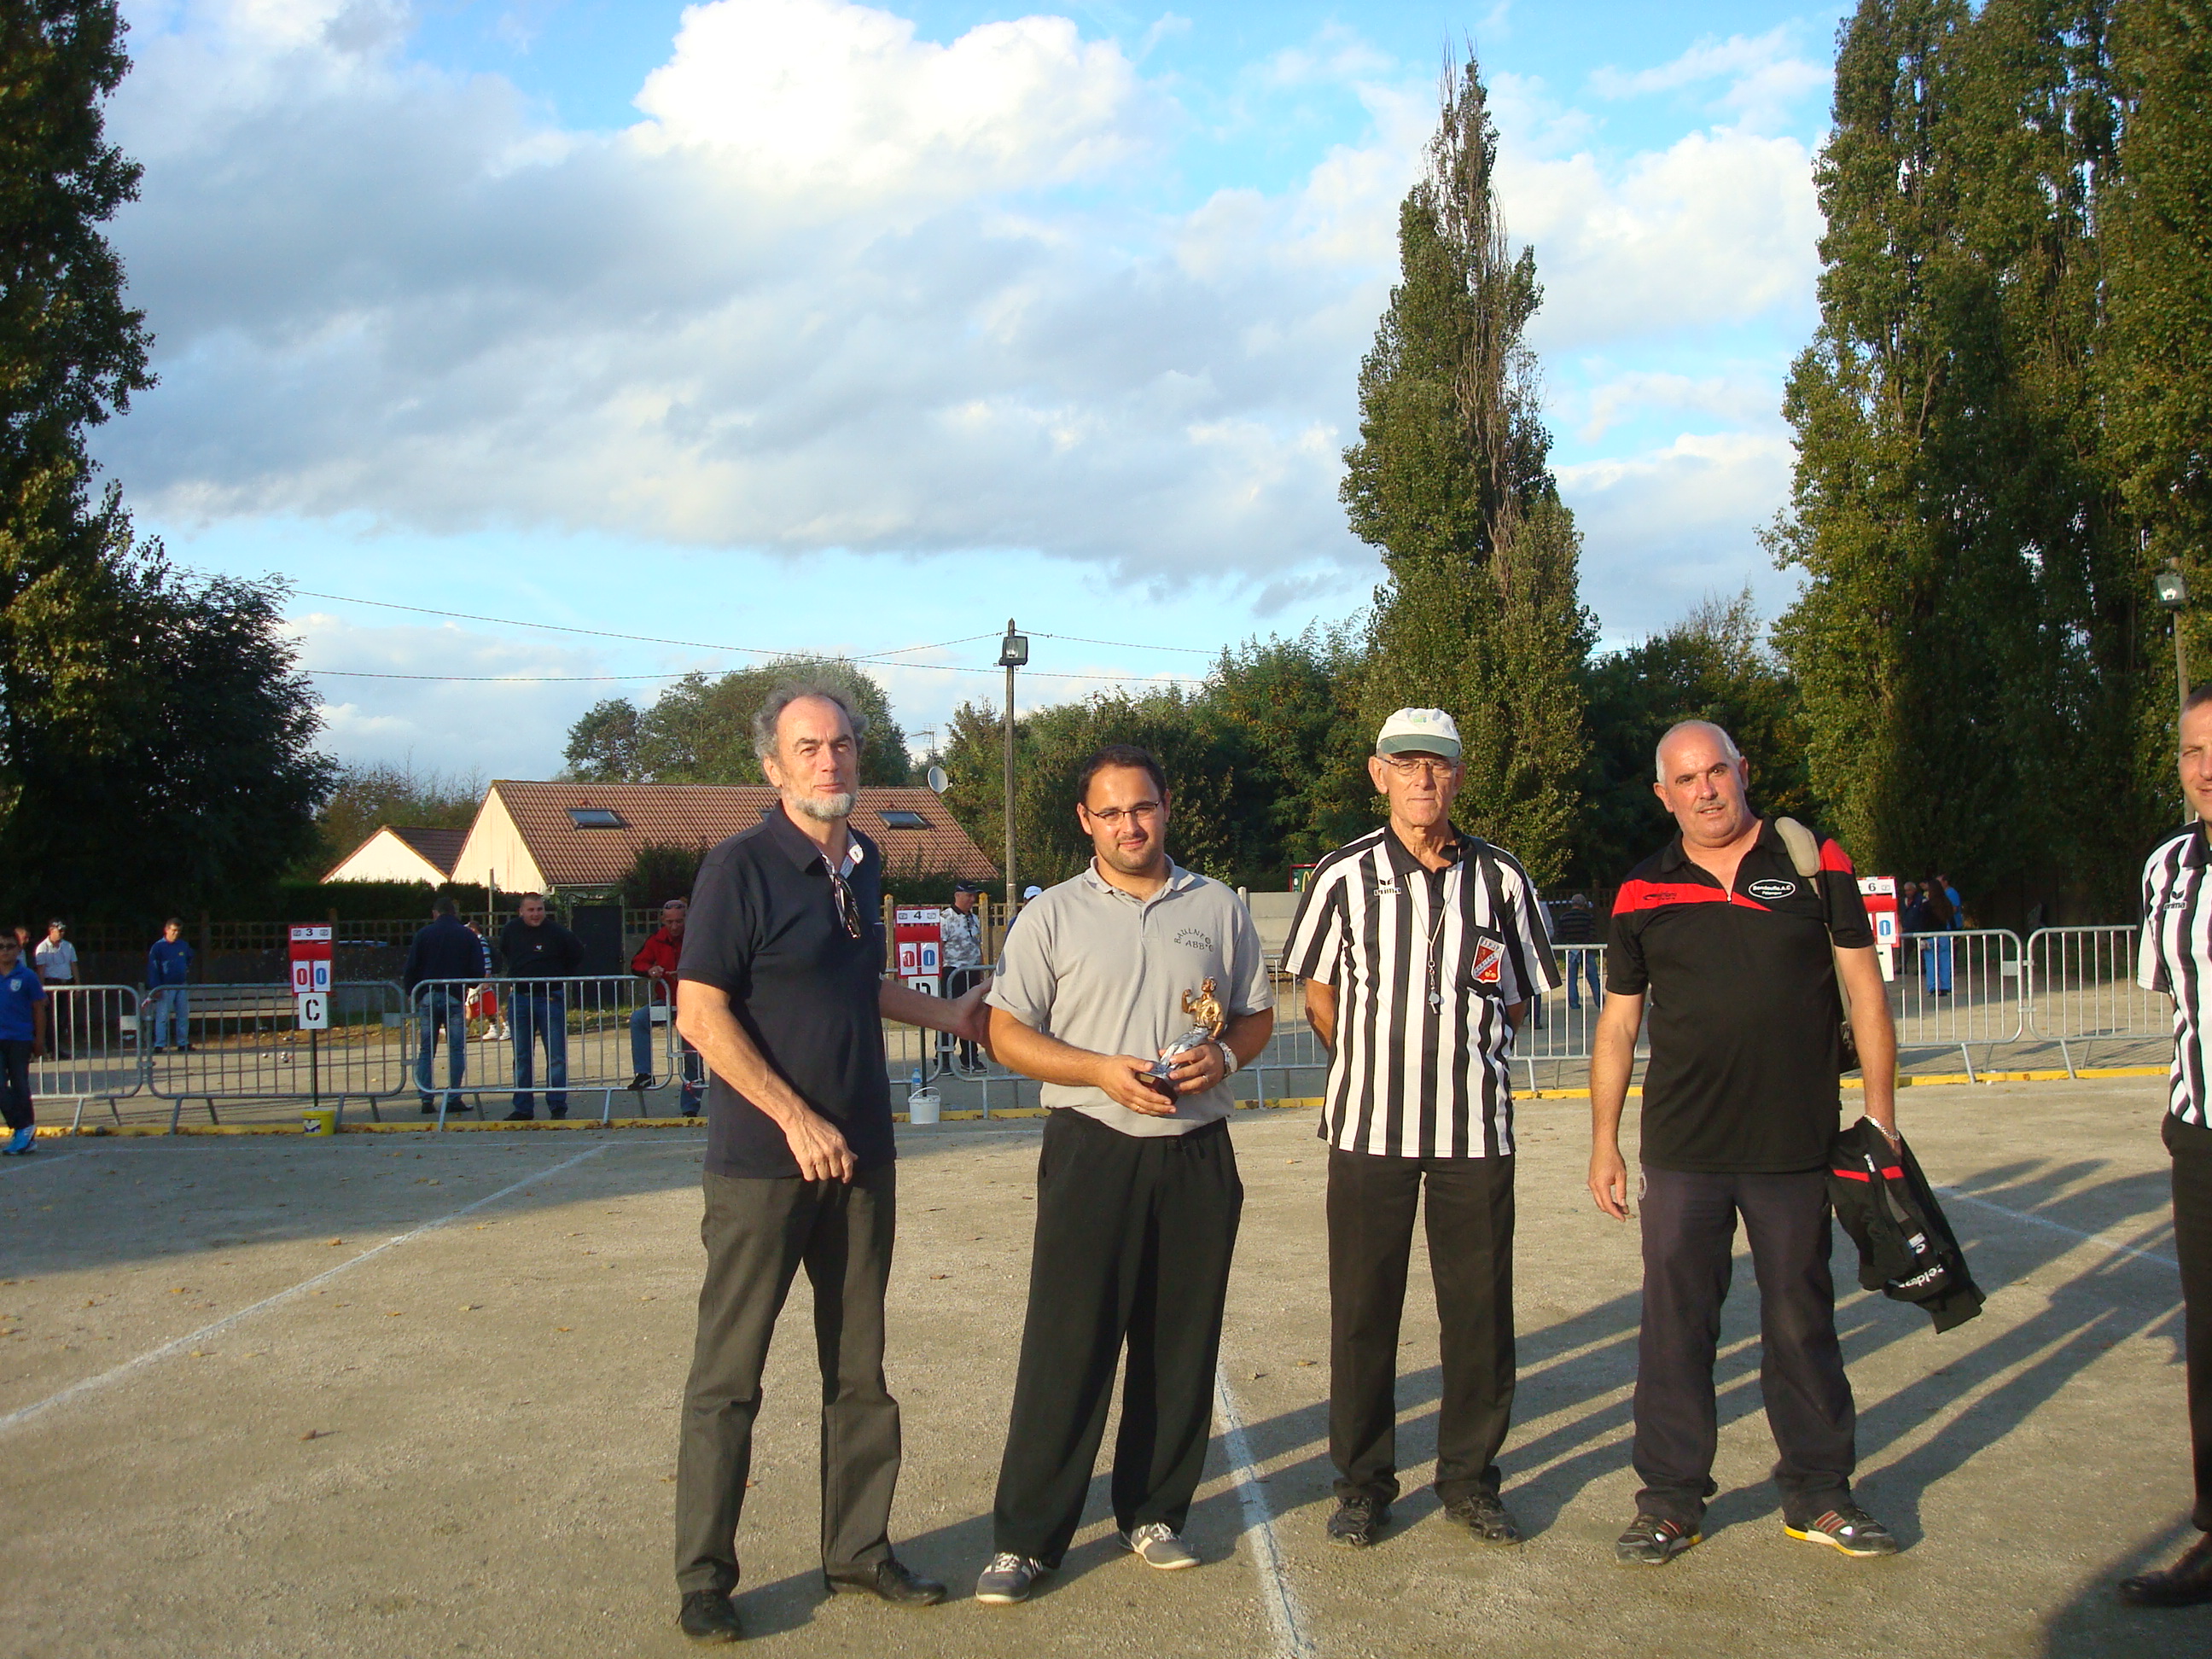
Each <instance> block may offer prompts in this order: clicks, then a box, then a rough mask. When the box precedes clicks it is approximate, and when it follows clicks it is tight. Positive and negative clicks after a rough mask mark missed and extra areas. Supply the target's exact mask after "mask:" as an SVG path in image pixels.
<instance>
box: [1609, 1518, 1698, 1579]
mask: <svg viewBox="0 0 2212 1659" xmlns="http://www.w3.org/2000/svg"><path fill="white" fill-rule="evenodd" d="M1704 1536H1705V1534H1703V1533H1701V1532H1699V1530H1698V1529H1697V1528H1695V1527H1686V1526H1684V1525H1683V1524H1682V1523H1681V1522H1680V1521H1669V1520H1668V1519H1667V1518H1666V1517H1665V1516H1657V1515H1643V1514H1639V1515H1638V1516H1637V1517H1636V1519H1634V1520H1633V1521H1632V1522H1629V1523H1628V1530H1627V1531H1626V1532H1625V1533H1623V1534H1620V1537H1619V1538H1618V1539H1617V1540H1615V1541H1614V1542H1613V1559H1615V1560H1616V1561H1618V1562H1620V1565H1622V1566H1624V1567H1663V1566H1665V1565H1667V1564H1668V1562H1669V1561H1671V1560H1673V1559H1674V1558H1675V1557H1676V1556H1678V1555H1680V1553H1682V1552H1683V1551H1684V1550H1686V1549H1687V1548H1689V1547H1690V1546H1691V1545H1692V1544H1694V1543H1696V1542H1697V1541H1699V1539H1700V1538H1702V1537H1704Z"/></svg>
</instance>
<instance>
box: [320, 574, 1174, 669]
mask: <svg viewBox="0 0 2212 1659" xmlns="http://www.w3.org/2000/svg"><path fill="white" fill-rule="evenodd" d="M293 592H295V593H297V594H298V595H299V596H300V597H301V598H302V599H329V600H331V601H332V602H333V603H335V604H338V605H374V606H375V607H376V608H378V609H379V610H383V611H410V612H411V613H413V614H414V615H416V616H421V617H446V618H447V619H448V620H450V621H454V622H478V623H492V624H494V625H495V626H498V627H505V628H535V629H543V630H544V631H546V632H549V633H554V634H580V635H586V637H589V638H592V639H600V640H623V641H628V642H629V643H631V644H634V645H672V646H676V647H680V648H682V649H684V650H687V651H726V652H734V653H738V654H741V655H744V656H750V657H793V656H800V655H812V656H822V657H831V658H842V659H844V660H845V661H847V662H854V663H880V664H883V665H886V666H889V667H892V668H917V669H930V670H934V671H938V672H939V673H946V674H996V673H997V672H998V669H996V668H995V667H992V668H984V667H970V666H969V665H965V664H962V663H949V662H902V661H898V660H896V659H899V658H901V657H903V656H907V655H908V654H911V653H914V652H916V651H939V650H943V649H945V647H949V646H955V645H971V644H973V643H975V641H978V640H989V639H996V638H997V637H998V635H995V634H967V635H962V636H961V637H960V638H958V639H957V640H939V641H936V642H935V643H933V644H930V645H906V646H899V647H895V648H894V649H891V650H888V651H874V652H869V653H854V652H850V651H816V652H805V653H802V652H798V651H793V650H790V649H788V648H786V649H781V650H772V649H770V648H769V647H767V646H760V645H727V644H720V643H716V642H713V641H706V640H677V639H668V638H665V637H663V636H661V635H655V634H621V633H617V632H615V631H614V630H613V629H605V628H578V627H576V626H574V624H572V623H542V622H531V621H528V620H526V619H525V618H523V617H490V616H485V615H483V613H481V612H478V611H441V610H439V609H437V608H435V606H432V605H401V604H399V603H398V602H397V601H396V600H392V599H359V598H356V597H355V596H354V595H352V594H349V593H320V592H316V591H314V590H313V588H306V587H300V588H295V589H293ZM1042 637H1043V638H1045V639H1070V640H1073V639H1074V637H1075V636H1074V635H1060V634H1047V635H1042ZM1081 643H1084V644H1087V645H1111V644H1113V643H1115V641H1110V640H1086V641H1081ZM1127 648H1129V649H1133V650H1145V649H1152V648H1153V647H1140V646H1130V647H1127ZM1158 648H1159V649H1162V650H1170V651H1183V650H1188V649H1191V647H1185V646H1164V647H1158ZM1196 654H1198V655H1200V656H1207V655H1211V654H1212V653H1210V652H1198V653H1196ZM307 672H309V673H311V674H313V673H325V674H349V675H350V676H351V677H352V678H357V679H395V680H396V679H417V680H454V681H481V680H489V679H516V678H527V679H536V680H542V681H551V680H562V679H574V680H606V679H635V680H644V679H681V678H684V677H683V675H681V674H667V675H661V674H545V675H534V676H511V675H503V674H489V675H487V674H371V673H368V672H367V671H355V670H348V669H337V668H331V669H312V668H311V669H309V670H307ZM1023 672H1024V675H1025V676H1026V677H1027V678H1031V679H1048V680H1092V681H1103V682H1106V683H1109V684H1160V683H1170V684H1190V683H1192V678H1191V676H1189V675H1188V674H1068V673H1055V672H1053V671H1050V670H1048V669H1034V668H1032V669H1024V671H1023Z"/></svg>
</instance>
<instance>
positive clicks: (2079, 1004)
mask: <svg viewBox="0 0 2212 1659" xmlns="http://www.w3.org/2000/svg"><path fill="white" fill-rule="evenodd" d="M2141 933H2142V929H2140V928H2138V927H2045V928H2043V929H2040V930H2039V931H2038V932H2037V933H2033V934H2032V935H2030V937H2029V939H2028V941H2027V948H2028V977H2027V996H2026V999H2025V1000H2026V1004H2027V1027H2028V1030H2031V1031H2033V1033H2034V1034H2035V1035H2036V1036H2039V1037H2043V1038H2045V1039H2046V1040H2048V1041H2050V1042H2056V1043H2057V1045H2058V1052H2059V1054H2061V1055H2062V1056H2063V1058H2064V1060H2065V1062H2066V1074H2067V1075H2068V1076H2069V1077H2077V1076H2079V1075H2080V1073H2079V1072H2078V1071H2077V1070H2076V1069H2075V1060H2074V1048H2073V1045H2074V1044H2075V1043H2077V1042H2078V1043H2080V1044H2081V1049H2082V1052H2083V1053H2084V1054H2087V1052H2088V1048H2089V1045H2090V1044H2091V1043H2092V1042H2106V1041H2112V1040H2127V1039H2135V1040H2138V1041H2140V1040H2142V1039H2145V1038H2159V1037H2170V1036H2172V1033H2173V1005H2172V1002H2171V1001H2169V1000H2167V999H2166V996H2165V994H2163V993H2161V992H2157V991H2146V990H2144V989H2143V988H2142V987H2141V986H2140V985H2137V984H2136V941H2137V939H2139V938H2140V937H2141Z"/></svg>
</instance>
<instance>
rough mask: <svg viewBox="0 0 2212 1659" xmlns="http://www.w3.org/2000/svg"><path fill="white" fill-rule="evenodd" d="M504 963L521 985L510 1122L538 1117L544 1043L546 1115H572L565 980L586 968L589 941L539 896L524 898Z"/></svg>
mask: <svg viewBox="0 0 2212 1659" xmlns="http://www.w3.org/2000/svg"><path fill="white" fill-rule="evenodd" d="M499 954H500V958H501V961H503V962H504V963H506V964H507V977H508V978H509V979H510V980H513V981H520V982H518V983H516V984H514V985H513V987H511V988H510V989H509V990H508V992H507V998H508V1000H509V1001H510V1002H511V1003H512V1004H513V1006H512V1007H511V1008H510V1009H509V1011H508V1014H507V1018H509V1019H510V1020H512V1021H513V1025H514V1109H513V1111H511V1112H509V1113H508V1114H507V1121H508V1122H509V1123H527V1122H529V1121H531V1119H532V1118H533V1117H535V1116H537V1115H538V1114H537V1112H536V1110H535V1109H533V1100H534V1097H533V1096H532V1093H531V1089H530V1085H531V1081H532V1077H531V1073H532V1070H533V1069H534V1066H535V1064H536V1061H537V1058H538V1043H539V1042H544V1045H545V1115H546V1116H548V1117H566V1116H568V987H567V986H565V985H563V984H562V983H561V981H562V980H565V979H568V978H571V977H573V976H574V975H575V974H577V973H578V972H579V971H580V970H581V969H582V968H583V965H584V942H583V940H581V939H578V938H577V937H576V936H575V935H574V933H570V932H569V931H568V929H567V928H565V927H562V925H561V924H560V923H559V922H557V921H554V920H553V919H552V917H550V915H547V914H546V912H545V901H544V899H543V898H542V897H540V896H538V894H536V893H525V894H524V895H523V896H522V908H521V914H520V915H517V916H516V917H515V918H514V920H513V921H510V922H508V923H507V926H506V927H502V928H501V929H500V933H499Z"/></svg>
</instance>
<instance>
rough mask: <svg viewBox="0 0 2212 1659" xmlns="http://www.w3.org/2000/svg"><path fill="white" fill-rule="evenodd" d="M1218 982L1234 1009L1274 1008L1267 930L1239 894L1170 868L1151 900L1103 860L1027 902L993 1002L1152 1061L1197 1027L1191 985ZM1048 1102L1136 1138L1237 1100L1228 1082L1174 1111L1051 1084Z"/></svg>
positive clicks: (1174, 1129)
mask: <svg viewBox="0 0 2212 1659" xmlns="http://www.w3.org/2000/svg"><path fill="white" fill-rule="evenodd" d="M1208 979H1211V980H1212V981H1213V983H1214V994H1215V995H1216V996H1218V998H1220V1000H1221V1006H1223V1007H1224V1008H1225V1009H1226V1010H1228V1012H1229V1014H1230V1017H1231V1018H1236V1017H1237V1016H1238V1015H1240V1014H1252V1013H1257V1012H1260V1011H1261V1009H1263V1008H1267V1007H1268V1006H1271V1002H1270V996H1271V988H1272V987H1270V986H1269V984H1268V981H1267V954H1266V951H1264V949H1263V948H1262V947H1261V943H1260V930H1259V929H1258V928H1256V927H1254V926H1253V925H1252V916H1251V913H1250V912H1249V911H1248V910H1246V909H1245V908H1244V905H1243V901H1242V900H1240V899H1239V898H1238V897H1237V895H1236V894H1235V893H1233V892H1231V890H1229V889H1228V888H1226V887H1224V886H1223V885H1222V884H1220V883H1219V882H1218V881H1214V880H1212V879H1210V878H1207V877H1205V876H1200V875H1194V874H1193V873H1192V872H1189V871H1188V870H1185V869H1183V868H1182V867H1181V866H1176V865H1170V866H1169V874H1168V880H1167V884H1166V885H1165V886H1164V887H1162V888H1161V889H1160V890H1159V891H1158V892H1157V893H1155V894H1153V895H1152V897H1151V898H1149V899H1145V900H1141V901H1140V900H1139V899H1138V898H1136V897H1135V896H1133V895H1131V894H1128V893H1125V892H1123V891H1122V890H1121V889H1120V888H1118V887H1115V886H1114V885H1112V884H1109V883H1108V882H1106V881H1104V880H1103V879H1101V878H1100V877H1099V874H1098V872H1097V867H1096V866H1092V867H1090V868H1087V869H1085V871H1084V872H1083V873H1082V874H1081V875H1079V876H1078V877H1076V878H1074V879H1073V881H1064V882H1062V883H1060V885H1059V886H1057V887H1054V888H1052V889H1050V890H1048V891H1046V892H1044V893H1042V894H1040V895H1039V896H1037V897H1036V898H1034V899H1031V900H1030V902H1029V903H1028V905H1027V906H1026V907H1024V909H1023V911H1022V925H1021V926H1020V927H1016V928H1014V929H1012V931H1011V932H1009V933H1007V935H1006V949H1005V951H1004V955H1003V960H1002V961H1001V962H1000V967H999V976H998V978H996V979H995V980H994V981H992V982H991V991H990V995H989V997H988V999H987V1000H988V1001H989V1002H990V1004H991V1006H993V1007H994V1008H1003V1009H1005V1010H1006V1012H1008V1013H1010V1014H1012V1016H1013V1017H1014V1018H1016V1019H1018V1020H1019V1021H1021V1023H1022V1024H1024V1025H1026V1026H1028V1027H1030V1030H1036V1031H1042V1032H1043V1033H1044V1034H1045V1035H1046V1036H1051V1037H1057V1038H1058V1039H1059V1040H1060V1042H1065V1043H1067V1044H1069V1045H1071V1046H1072V1047H1074V1048H1088V1049H1090V1050H1091V1052H1092V1053H1094V1054H1137V1055H1140V1056H1142V1057H1143V1058H1145V1059H1147V1060H1149V1059H1151V1058H1152V1056H1154V1055H1155V1054H1158V1053H1159V1051H1160V1050H1161V1049H1162V1048H1165V1047H1166V1046H1167V1045H1168V1044H1169V1043H1170V1042H1174V1041H1175V1039H1176V1038H1177V1037H1179V1036H1182V1034H1183V1033H1184V1032H1185V1031H1188V1030H1190V1028H1191V1017H1190V1016H1189V1015H1188V1014H1187V1013H1185V1012H1183V1010H1182V994H1183V993H1184V992H1186V991H1195V990H1197V989H1198V988H1199V987H1200V985H1201V984H1202V983H1203V982H1204V981H1206V980H1208ZM1044 1103H1045V1104H1046V1105H1048V1106H1064V1107H1067V1108H1070V1109H1073V1110H1075V1111H1079V1112H1081V1113H1083V1114H1084V1115H1085V1116H1087V1117H1094V1118H1097V1120H1098V1121H1100V1122H1101V1123H1103V1124H1105V1125H1107V1126H1108V1127H1110V1128H1115V1129H1119V1130H1120V1131H1121V1133H1123V1134H1127V1135H1183V1134H1188V1133H1191V1131H1192V1130H1194V1129H1200V1128H1203V1127H1205V1126H1206V1125H1207V1124H1209V1123H1212V1122H1216V1121H1219V1120H1220V1119H1222V1118H1225V1117H1226V1116H1228V1115H1229V1114H1230V1112H1231V1110H1232V1109H1234V1107H1235V1103H1236V1097H1235V1096H1234V1095H1233V1094H1232V1093H1231V1090H1230V1086H1229V1084H1228V1082H1227V1080H1226V1079H1225V1080H1224V1081H1222V1082H1221V1083H1219V1084H1217V1085H1215V1086H1214V1087H1212V1088H1211V1089H1208V1090H1206V1091H1204V1092H1203V1093H1200V1094H1194V1095H1184V1096H1182V1097H1180V1098H1179V1099H1178V1100H1177V1101H1176V1111H1175V1115H1174V1116H1173V1117H1147V1116H1146V1115H1145V1114H1144V1113H1142V1112H1133V1111H1131V1110H1130V1109H1128V1108H1127V1107H1126V1106H1123V1105H1121V1104H1119V1103H1116V1102H1115V1101H1113V1100H1111V1099H1109V1097H1107V1096H1106V1094H1105V1093H1104V1091H1102V1090H1098V1089H1092V1088H1087V1087H1075V1086H1072V1085H1067V1084H1060V1083H1048V1084H1046V1085H1044Z"/></svg>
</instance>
